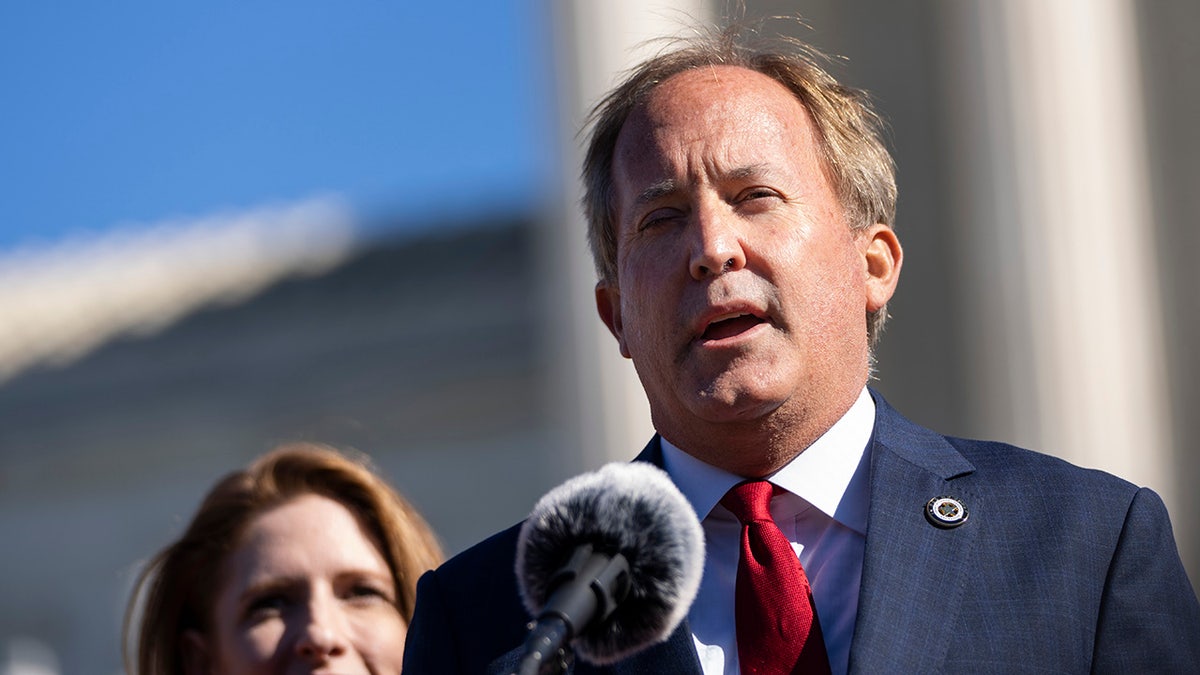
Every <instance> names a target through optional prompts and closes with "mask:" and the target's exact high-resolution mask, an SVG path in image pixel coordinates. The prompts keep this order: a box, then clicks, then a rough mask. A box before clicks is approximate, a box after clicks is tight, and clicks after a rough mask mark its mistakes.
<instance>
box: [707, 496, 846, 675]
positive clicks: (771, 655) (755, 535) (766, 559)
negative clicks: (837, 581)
mask: <svg viewBox="0 0 1200 675" xmlns="http://www.w3.org/2000/svg"><path fill="white" fill-rule="evenodd" d="M779 492H782V490H780V489H779V488H776V487H774V486H773V485H771V484H770V483H768V482H767V481H764V480H758V481H751V482H748V483H740V484H738V485H735V486H734V487H733V489H731V490H730V491H729V492H728V493H726V494H725V497H724V499H722V500H721V504H723V505H724V506H725V508H727V509H729V510H730V511H731V512H732V513H733V515H735V516H737V519H738V520H739V521H741V523H742V545H741V554H740V555H739V557H738V567H737V595H736V596H735V607H736V614H737V646H738V661H739V662H740V663H741V670H742V675H751V674H752V673H753V674H754V675H767V674H771V675H793V674H795V675H799V674H801V673H803V674H805V675H808V674H809V673H829V657H828V655H827V654H826V653H825V640H824V639H823V638H822V637H821V625H820V623H819V622H818V621H817V612H816V609H815V607H814V606H813V601H812V589H811V588H810V587H809V585H808V576H807V575H805V574H804V567H802V566H801V565H800V560H799V559H798V558H796V553H795V552H794V551H793V550H792V547H791V544H789V543H788V540H787V537H785V536H783V532H780V531H779V526H778V525H776V524H775V521H774V520H772V519H771V497H772V495H774V494H777V493H779Z"/></svg>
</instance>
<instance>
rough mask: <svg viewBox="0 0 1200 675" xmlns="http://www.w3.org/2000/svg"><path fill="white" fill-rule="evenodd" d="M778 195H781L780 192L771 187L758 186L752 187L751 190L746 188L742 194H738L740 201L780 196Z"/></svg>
mask: <svg viewBox="0 0 1200 675" xmlns="http://www.w3.org/2000/svg"><path fill="white" fill-rule="evenodd" d="M778 196H779V193H778V192H776V191H774V190H772V189H770V188H762V187H756V188H750V189H749V190H745V191H744V192H742V193H741V194H740V195H738V201H739V202H747V201H752V200H755V199H766V198H771V197H778Z"/></svg>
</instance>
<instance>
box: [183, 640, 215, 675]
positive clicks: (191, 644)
mask: <svg viewBox="0 0 1200 675" xmlns="http://www.w3.org/2000/svg"><path fill="white" fill-rule="evenodd" d="M179 643H180V644H179V650H180V656H182V657H183V658H182V659H181V660H182V661H183V675H210V674H211V673H213V672H214V671H213V662H212V654H211V653H210V652H209V648H208V641H207V640H205V639H204V636H203V635H202V634H201V633H200V631H196V630H185V631H184V632H183V636H182V637H181V638H180V640H179Z"/></svg>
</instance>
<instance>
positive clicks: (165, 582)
mask: <svg viewBox="0 0 1200 675" xmlns="http://www.w3.org/2000/svg"><path fill="white" fill-rule="evenodd" d="M307 494H316V495H321V496H323V497H327V498H329V499H332V500H334V501H337V502H338V503H340V504H342V505H343V506H345V507H346V509H348V510H349V511H350V512H351V513H353V514H354V515H355V517H356V518H357V519H358V521H359V522H360V523H361V524H362V527H363V529H364V530H365V531H366V532H367V533H368V534H369V535H370V536H371V537H372V539H373V540H374V543H375V544H376V545H377V546H378V547H379V550H380V552H381V553H382V554H383V557H384V559H385V560H386V561H387V565H388V568H389V569H390V570H391V572H392V577H393V581H394V583H395V585H396V606H397V609H398V610H399V611H400V614H401V615H402V616H403V617H404V620H405V622H409V621H411V619H412V613H413V607H414V605H415V603H416V585H417V578H418V577H420V576H421V574H423V573H424V572H425V571H426V570H429V569H432V568H434V567H436V566H437V565H438V564H440V563H441V561H442V552H441V547H440V546H439V544H438V542H437V539H436V538H435V537H434V535H433V532H432V531H431V530H430V529H429V526H428V525H427V524H426V523H425V521H424V519H423V518H421V516H420V514H418V513H417V511H416V509H414V508H413V507H412V506H411V505H410V504H409V503H408V502H407V501H405V500H404V498H403V497H401V496H400V495H399V494H397V493H396V491H395V490H393V489H392V488H391V487H390V486H389V485H388V484H387V483H386V482H384V480H383V479H382V478H380V477H379V476H378V475H377V474H376V473H375V471H374V470H373V469H372V467H371V465H370V463H369V460H368V459H367V458H366V457H365V456H360V457H356V458H350V457H348V456H346V455H345V454H342V453H340V452H339V451H337V450H335V449H333V448H330V447H328V446H324V445H319V444H313V443H293V444H287V445H282V446H279V447H277V448H275V449H274V450H272V451H271V452H269V453H267V454H266V455H263V456H262V457H261V458H259V459H258V460H256V461H255V462H253V463H252V464H250V466H248V467H246V468H245V469H244V470H241V471H235V472H233V473H231V474H229V475H227V476H225V477H224V478H222V479H221V480H220V481H218V482H217V484H216V485H214V486H213V488H212V489H211V490H210V491H209V492H208V495H207V496H206V497H205V498H204V501H203V502H202V503H201V505H200V508H199V509H198V510H197V511H196V514H195V516H193V517H192V521H191V523H190V524H189V525H188V527H187V530H186V531H185V532H184V534H183V536H181V537H180V538H179V539H178V540H176V541H175V542H173V543H172V544H170V545H169V546H167V547H166V548H164V549H163V550H161V551H160V552H159V553H158V554H157V555H155V556H154V557H153V558H151V559H150V560H149V562H148V563H147V564H146V566H145V568H144V569H143V570H142V571H141V573H140V574H139V575H138V577H137V580H136V581H135V584H134V588H133V593H132V596H131V597H130V600H129V605H128V607H127V609H126V612H125V624H124V629H123V631H122V635H123V644H122V648H123V652H124V656H125V666H126V670H127V671H128V672H130V673H133V674H135V675H167V674H169V673H180V672H183V661H182V653H181V650H180V645H181V639H182V636H183V634H184V632H185V631H188V630H196V631H200V632H206V631H207V630H208V629H209V623H210V622H211V620H212V617H211V613H212V598H213V596H214V595H215V593H216V591H217V588H218V585H219V584H220V583H221V582H222V580H221V578H220V570H221V568H222V565H223V563H224V561H225V558H226V557H227V556H228V555H229V553H231V552H232V551H233V550H234V549H235V548H236V547H237V545H238V543H239V540H240V538H241V536H242V533H243V532H244V531H245V529H246V527H247V526H248V525H249V524H250V522H251V521H253V520H254V519H255V518H256V517H258V516H259V515H261V514H262V513H264V512H266V511H269V510H270V509H272V508H274V507H276V506H279V505H280V504H283V503H285V502H288V501H290V500H292V499H295V498H296V497H300V496H303V495H307ZM139 609H140V619H137V620H135V616H136V615H137V614H139ZM135 623H137V624H138V627H137V632H136V652H135V653H131V650H133V649H134V647H135V645H134V643H133V639H134V637H135V635H134V632H133V629H134V624H135ZM133 657H136V662H135V661H134V658H133Z"/></svg>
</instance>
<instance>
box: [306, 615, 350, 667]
mask: <svg viewBox="0 0 1200 675" xmlns="http://www.w3.org/2000/svg"><path fill="white" fill-rule="evenodd" d="M346 649H347V643H346V638H345V633H344V631H343V630H342V628H341V626H340V623H339V622H338V621H337V618H336V617H334V616H331V614H330V611H329V610H322V611H314V612H312V614H311V615H310V616H309V620H308V623H307V625H306V626H305V627H304V630H303V632H301V634H300V637H299V639H298V640H297V641H296V653H297V654H298V655H299V656H300V657H301V658H303V659H305V660H306V661H308V662H309V663H322V662H324V661H327V660H329V659H331V658H334V657H336V656H340V655H342V654H344V653H346Z"/></svg>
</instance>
